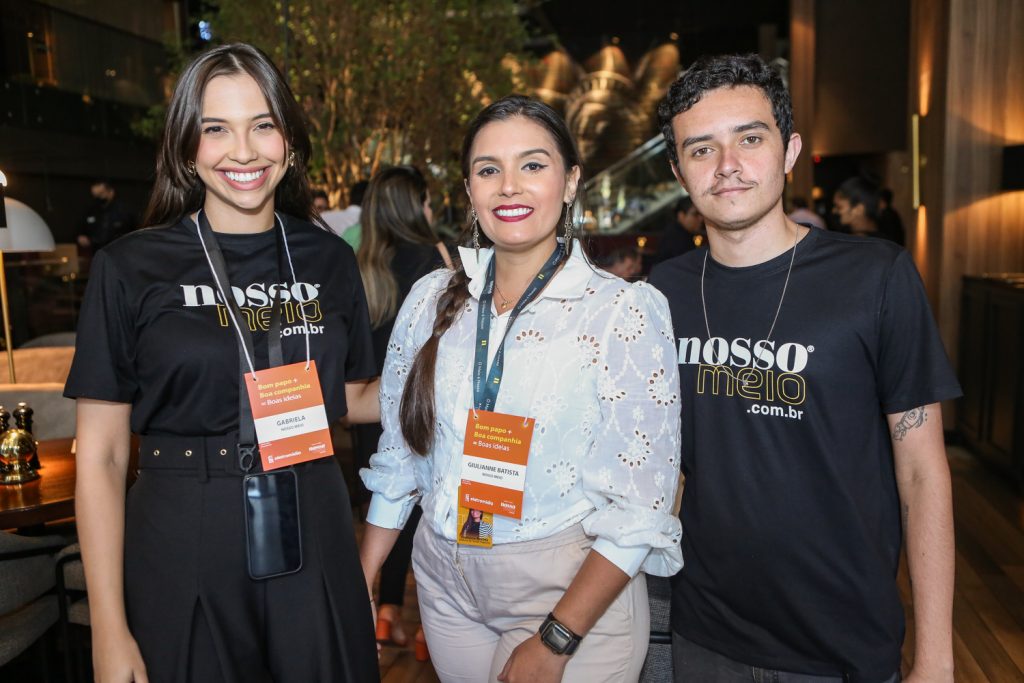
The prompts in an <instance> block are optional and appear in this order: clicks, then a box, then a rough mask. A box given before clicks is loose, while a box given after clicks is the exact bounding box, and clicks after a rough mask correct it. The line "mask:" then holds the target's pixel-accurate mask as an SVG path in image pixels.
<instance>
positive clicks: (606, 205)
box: [584, 135, 684, 235]
mask: <svg viewBox="0 0 1024 683" xmlns="http://www.w3.org/2000/svg"><path fill="white" fill-rule="evenodd" d="M586 190H587V207H588V210H587V216H586V220H585V221H584V227H585V228H586V229H588V230H591V231H593V232H596V233H598V234H607V235H615V234H622V233H629V232H639V231H640V230H643V229H645V228H647V227H648V225H649V224H650V223H651V222H652V221H653V220H654V219H655V218H656V217H658V216H661V215H663V213H664V212H665V211H667V210H668V207H669V206H670V205H671V204H673V203H674V202H675V201H676V200H678V199H679V198H680V197H682V196H684V194H683V190H682V188H680V187H679V183H678V182H676V179H675V176H673V175H672V168H671V167H670V166H669V162H668V155H667V154H666V152H665V138H664V137H662V136H661V135H658V136H657V137H654V138H651V139H650V140H648V141H647V142H645V143H644V144H642V145H640V146H639V147H637V148H636V149H635V150H633V152H632V153H631V154H630V155H629V156H627V157H625V158H623V159H621V160H619V161H617V162H616V163H614V164H612V165H611V166H609V167H608V168H606V169H605V170H603V171H601V172H600V173H598V174H597V175H596V176H594V177H593V178H591V179H590V180H589V181H587V185H586Z"/></svg>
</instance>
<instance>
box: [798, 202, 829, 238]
mask: <svg viewBox="0 0 1024 683" xmlns="http://www.w3.org/2000/svg"><path fill="white" fill-rule="evenodd" d="M790 203H791V204H793V210H792V211H790V212H789V220H791V221H793V222H794V223H800V224H801V225H809V226H811V227H813V228H819V229H821V230H826V229H827V228H826V227H825V221H824V220H823V219H822V217H821V216H819V215H818V214H816V213H815V212H814V211H811V209H810V207H809V206H808V204H807V198H806V197H799V196H798V197H793V199H792V200H791V202H790Z"/></svg>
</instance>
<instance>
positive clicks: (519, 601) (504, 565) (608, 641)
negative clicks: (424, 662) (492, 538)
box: [412, 523, 650, 683]
mask: <svg viewBox="0 0 1024 683" xmlns="http://www.w3.org/2000/svg"><path fill="white" fill-rule="evenodd" d="M592 544H593V539H591V538H588V537H587V536H586V534H584V533H583V528H582V527H581V526H580V525H578V524H577V525H576V526H573V527H571V528H569V529H566V530H565V531H562V532H560V533H557V534H555V535H554V536H551V537H549V538H544V539H539V540H536V541H526V542H523V543H506V544H502V545H496V546H494V547H493V548H473V547H467V546H462V547H460V546H457V545H456V544H455V543H454V542H453V541H448V540H445V539H444V538H442V537H440V536H438V535H437V534H435V533H434V532H433V531H432V530H431V529H430V525H429V524H425V523H424V524H420V525H419V529H417V530H416V538H415V541H414V543H413V552H412V564H413V570H414V571H415V574H416V593H417V597H418V599H419V606H420V617H421V619H422V621H423V630H424V632H425V634H426V637H427V645H428V647H429V648H430V658H431V660H432V662H433V665H434V669H435V670H436V671H437V675H438V676H439V677H440V679H441V681H442V682H443V683H484V682H487V683H493V681H496V680H497V677H498V674H499V673H500V672H501V670H502V668H503V667H504V666H505V662H507V661H508V658H509V655H510V654H511V653H512V650H513V649H515V647H516V646H517V645H519V644H520V643H521V642H523V641H524V640H526V639H527V638H529V637H530V636H532V635H533V634H534V633H536V632H537V629H538V628H540V625H541V622H543V621H544V619H545V617H547V614H548V612H550V611H551V610H552V609H553V608H554V606H555V604H556V603H557V602H558V600H559V599H560V598H561V597H562V594H563V593H565V589H566V588H567V587H568V586H569V583H570V582H571V581H572V580H573V578H574V577H575V576H576V572H577V571H578V570H579V568H580V565H581V564H583V560H584V559H585V558H586V556H587V553H588V552H590V546H591V545H592ZM649 637H650V612H649V608H648V604H647V583H646V581H645V579H644V576H643V574H638V575H637V576H636V577H635V578H634V579H633V580H632V581H630V582H629V584H628V585H627V586H626V588H625V589H623V591H622V592H621V593H620V594H619V596H618V597H617V598H616V599H615V602H614V603H612V605H611V607H609V608H608V611H606V612H605V613H604V616H602V617H601V619H600V620H598V622H597V624H595V625H594V628H593V629H591V631H590V633H588V634H587V636H586V637H585V638H584V639H583V642H582V643H581V644H580V647H579V649H578V650H577V651H576V654H574V655H573V656H572V658H571V659H570V660H569V663H568V665H567V666H566V668H565V675H564V677H563V678H562V681H563V683H602V682H607V683H612V682H614V683H622V682H627V683H634V682H635V681H636V680H637V679H638V678H639V677H640V669H641V668H643V664H644V657H645V656H646V655H647V644H648V639H649Z"/></svg>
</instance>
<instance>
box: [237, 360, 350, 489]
mask: <svg viewBox="0 0 1024 683" xmlns="http://www.w3.org/2000/svg"><path fill="white" fill-rule="evenodd" d="M256 377H257V379H255V380H254V379H253V375H252V373H249V372H247V373H245V386H246V389H248V391H249V405H250V406H252V417H253V421H254V422H255V423H256V439H257V441H259V444H260V458H261V459H262V461H263V469H264V470H265V471H269V470H273V469H277V468H279V467H287V466H289V465H297V464H298V463H301V462H308V461H310V460H316V459H318V458H326V457H327V456H329V455H333V454H334V450H333V448H332V447H331V429H330V425H328V423H327V411H326V409H325V408H324V395H323V391H322V390H321V389H320V375H319V374H318V373H317V370H316V361H310V364H309V370H306V364H305V363H304V362H300V363H292V364H291V365H282V366H280V367H276V368H268V369H266V370H260V371H259V373H257V375H256Z"/></svg>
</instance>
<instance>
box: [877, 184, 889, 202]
mask: <svg viewBox="0 0 1024 683" xmlns="http://www.w3.org/2000/svg"><path fill="white" fill-rule="evenodd" d="M878 198H879V199H881V200H882V201H883V202H885V204H886V206H892V190H890V189H889V188H888V187H883V188H882V189H881V190H879V191H878Z"/></svg>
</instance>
